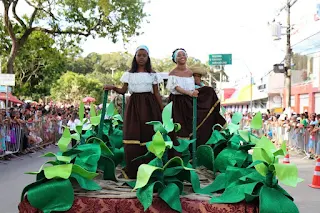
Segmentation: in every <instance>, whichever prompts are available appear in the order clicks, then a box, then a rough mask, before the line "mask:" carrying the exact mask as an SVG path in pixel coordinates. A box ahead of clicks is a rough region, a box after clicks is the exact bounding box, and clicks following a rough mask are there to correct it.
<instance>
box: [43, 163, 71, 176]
mask: <svg viewBox="0 0 320 213" xmlns="http://www.w3.org/2000/svg"><path fill="white" fill-rule="evenodd" d="M72 165H73V164H63V165H56V166H49V167H44V168H43V171H44V175H45V177H46V178H47V179H52V178H62V179H68V178H69V177H70V175H71V172H72Z"/></svg>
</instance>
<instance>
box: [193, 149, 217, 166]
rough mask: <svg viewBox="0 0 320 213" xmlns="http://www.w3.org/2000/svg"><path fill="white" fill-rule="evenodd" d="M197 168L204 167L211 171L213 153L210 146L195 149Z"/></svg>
mask: <svg viewBox="0 0 320 213" xmlns="http://www.w3.org/2000/svg"><path fill="white" fill-rule="evenodd" d="M197 166H204V167H206V168H207V169H209V170H211V171H213V169H214V153H213V150H212V148H211V147H210V146H208V145H202V146H199V147H198V149H197Z"/></svg>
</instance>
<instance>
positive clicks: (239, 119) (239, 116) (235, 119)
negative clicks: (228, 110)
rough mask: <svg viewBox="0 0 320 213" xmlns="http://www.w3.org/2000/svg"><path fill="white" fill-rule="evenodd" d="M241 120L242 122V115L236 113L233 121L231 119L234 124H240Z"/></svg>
mask: <svg viewBox="0 0 320 213" xmlns="http://www.w3.org/2000/svg"><path fill="white" fill-rule="evenodd" d="M241 120H242V113H240V112H236V113H234V114H233V115H232V119H231V122H232V123H234V124H239V123H240V121H241Z"/></svg>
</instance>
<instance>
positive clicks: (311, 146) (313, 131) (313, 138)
mask: <svg viewBox="0 0 320 213" xmlns="http://www.w3.org/2000/svg"><path fill="white" fill-rule="evenodd" d="M308 132H309V141H308V156H309V158H313V155H314V154H315V153H314V151H315V150H314V146H315V143H316V134H317V129H316V128H315V125H314V124H311V125H310V126H309V128H308Z"/></svg>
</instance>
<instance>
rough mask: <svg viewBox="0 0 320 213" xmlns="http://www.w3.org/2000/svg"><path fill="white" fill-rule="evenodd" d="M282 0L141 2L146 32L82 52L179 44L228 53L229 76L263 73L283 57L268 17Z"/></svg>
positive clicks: (165, 49)
mask: <svg viewBox="0 0 320 213" xmlns="http://www.w3.org/2000/svg"><path fill="white" fill-rule="evenodd" d="M285 1H286V0H151V3H149V4H147V5H146V7H145V11H146V12H147V13H149V14H150V17H149V18H148V20H149V21H150V23H149V24H147V23H145V24H143V25H142V30H143V31H144V34H143V35H142V36H139V37H136V38H132V40H131V41H130V42H129V43H128V44H126V49H124V45H123V44H122V42H118V43H116V44H113V43H112V42H111V41H110V40H108V39H107V38H97V39H92V38H89V39H88V40H87V41H85V42H83V44H82V48H83V49H84V53H83V55H87V54H88V53H90V52H97V53H108V52H114V51H124V50H127V51H128V52H132V53H133V52H134V50H135V48H136V47H137V46H138V45H140V44H145V45H147V46H148V47H149V49H150V54H151V56H152V57H156V58H164V57H170V55H171V53H172V51H173V50H174V49H175V48H177V47H183V48H185V49H186V50H187V52H188V54H189V55H190V56H193V57H196V58H198V59H200V60H201V61H202V62H206V61H207V60H208V55H209V54H211V53H232V54H233V65H231V66H228V67H227V71H228V73H229V75H230V76H231V78H232V79H238V78H241V77H244V76H246V75H249V71H251V72H252V73H253V74H254V75H255V76H263V75H264V74H265V73H266V72H268V71H270V70H271V69H272V66H273V64H274V63H278V62H280V61H281V60H282V59H283V58H284V54H285V52H284V50H285V42H284V40H281V41H277V42H275V41H273V40H272V37H271V32H270V28H269V27H268V25H267V22H268V21H271V20H273V18H274V17H275V15H276V14H277V11H278V9H279V8H281V7H282V6H283V5H284V2H285ZM317 1H319V0H298V3H297V5H295V6H294V8H292V16H293V23H297V25H298V24H300V25H301V23H306V21H305V20H309V19H310V17H311V18H312V17H313V10H316V9H315V4H316V2H317ZM19 4H20V5H19V6H18V12H19V13H21V12H24V13H29V12H30V11H31V10H30V8H28V6H27V5H26V3H23V2H22V3H19ZM301 8H303V9H301ZM0 11H3V9H2V8H0ZM284 18H285V12H283V13H282V14H281V15H280V16H279V17H278V20H279V21H281V22H283V23H285V19H284ZM319 23H320V21H319ZM319 23H317V24H318V25H317V26H318V27H317V29H320V28H319ZM313 24H314V23H313ZM314 28H315V27H314V26H313V25H312V27H311V28H310V27H309V28H303V30H304V32H303V33H301V32H299V33H300V34H297V35H295V37H293V43H294V42H297V41H301V40H302V39H303V38H305V37H307V36H308V35H311V33H312V31H313V30H314ZM309 42H310V39H309Z"/></svg>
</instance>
